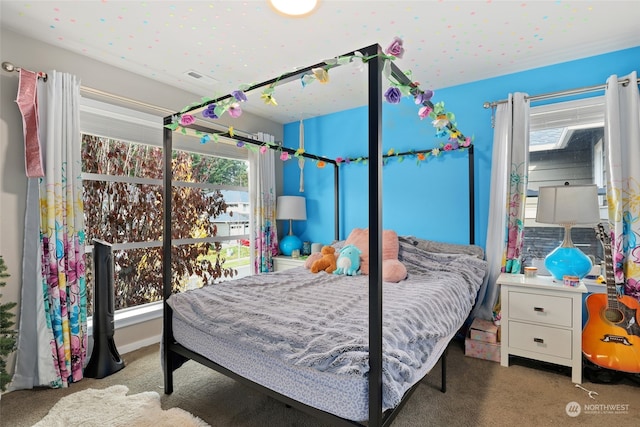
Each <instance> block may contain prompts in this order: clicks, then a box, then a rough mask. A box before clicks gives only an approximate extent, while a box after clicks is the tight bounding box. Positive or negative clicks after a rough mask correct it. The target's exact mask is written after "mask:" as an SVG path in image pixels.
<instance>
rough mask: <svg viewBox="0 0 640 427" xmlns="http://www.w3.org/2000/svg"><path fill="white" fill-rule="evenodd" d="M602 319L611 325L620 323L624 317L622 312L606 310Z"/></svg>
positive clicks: (612, 309) (613, 309) (611, 309)
mask: <svg viewBox="0 0 640 427" xmlns="http://www.w3.org/2000/svg"><path fill="white" fill-rule="evenodd" d="M604 317H605V319H606V320H608V321H609V322H611V323H620V322H622V319H623V318H624V316H623V315H622V312H621V311H620V310H617V309H615V308H607V309H606V310H605V311H604Z"/></svg>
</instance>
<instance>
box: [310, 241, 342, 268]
mask: <svg viewBox="0 0 640 427" xmlns="http://www.w3.org/2000/svg"><path fill="white" fill-rule="evenodd" d="M320 252H321V253H322V258H320V259H319V260H316V261H314V263H313V264H311V272H312V273H317V272H318V271H322V270H324V271H326V272H327V273H333V271H334V270H335V269H336V255H335V252H336V250H335V248H334V247H333V246H323V247H322V250H321V251H320Z"/></svg>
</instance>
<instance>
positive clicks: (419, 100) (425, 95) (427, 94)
mask: <svg viewBox="0 0 640 427" xmlns="http://www.w3.org/2000/svg"><path fill="white" fill-rule="evenodd" d="M432 97H433V91H432V90H425V91H424V92H420V93H419V94H417V95H416V99H415V102H416V105H420V104H423V103H425V102H427V101H431V98H432Z"/></svg>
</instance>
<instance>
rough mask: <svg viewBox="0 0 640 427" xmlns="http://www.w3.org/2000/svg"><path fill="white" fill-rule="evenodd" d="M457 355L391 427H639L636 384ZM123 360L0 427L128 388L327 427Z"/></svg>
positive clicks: (3, 407) (189, 368)
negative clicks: (443, 387)
mask: <svg viewBox="0 0 640 427" xmlns="http://www.w3.org/2000/svg"><path fill="white" fill-rule="evenodd" d="M463 347H464V345H463V343H462V342H459V341H454V342H452V343H451V345H450V347H449V352H448V357H447V372H448V374H447V377H448V379H447V392H446V393H442V392H440V389H439V388H440V372H441V370H440V365H439V364H438V365H436V367H435V368H434V369H433V371H432V373H430V374H429V375H428V376H427V377H426V378H425V379H424V380H423V381H422V382H421V384H420V386H419V387H418V388H417V390H416V392H415V393H414V394H413V396H411V398H410V399H409V400H408V402H407V404H406V405H405V407H404V408H403V410H402V411H401V413H400V414H399V415H398V417H397V418H396V419H395V421H394V422H393V426H394V427H409V426H411V427H418V426H419V427H423V426H491V427H496V426H558V425H563V426H573V425H575V426H578V425H579V426H599V427H600V426H603V425H615V426H617V427H626V426H639V425H640V387H639V386H638V383H637V382H635V381H634V380H630V379H626V378H624V379H623V380H622V381H621V382H619V383H617V384H600V383H592V382H589V381H587V380H585V381H584V382H583V384H582V387H584V389H587V390H591V391H595V392H596V393H597V395H593V397H594V398H591V397H589V394H588V393H587V391H585V390H583V389H581V388H579V387H576V386H575V384H573V383H572V382H571V375H570V371H569V370H568V368H567V369H565V368H561V367H557V366H555V365H547V364H540V363H537V364H536V363H532V362H529V361H526V360H524V359H519V358H512V360H511V362H512V363H511V366H510V367H509V368H505V367H502V366H500V364H499V363H496V362H490V361H486V360H480V359H474V358H471V357H466V356H465V355H464V348H463ZM122 357H123V359H124V361H125V368H124V369H122V370H120V371H118V372H116V373H114V374H112V375H110V376H108V377H106V378H103V379H99V380H97V379H90V378H85V379H83V380H82V381H80V382H78V383H75V384H72V385H71V386H70V387H69V388H66V389H58V390H52V389H44V388H38V389H34V390H20V391H14V392H11V393H5V394H3V395H2V398H1V399H0V425H1V426H7V427H23V426H33V425H34V424H35V423H37V422H38V421H40V420H41V419H42V418H43V417H45V416H46V415H47V413H48V412H49V410H50V409H51V408H52V407H53V406H54V405H55V403H56V402H57V401H58V400H59V399H60V398H62V397H64V396H67V395H69V394H71V393H75V392H77V391H79V390H83V389H87V388H94V389H95V388H98V389H103V388H107V387H110V386H112V385H118V384H121V385H125V386H126V387H128V388H129V393H130V394H135V393H142V392H146V391H155V392H157V393H159V394H160V400H161V405H162V409H164V410H167V409H169V408H181V409H183V410H185V411H188V412H190V413H191V414H193V415H195V416H196V417H199V418H201V419H202V420H203V421H205V422H206V423H208V424H210V425H211V426H214V427H217V426H221V427H226V426H234V427H243V426H246V427H262V426H277V427H280V426H283V427H284V426H290V427H321V426H325V425H326V424H323V423H321V422H319V421H318V420H317V419H315V418H313V417H312V416H310V415H307V414H305V413H303V412H300V411H298V410H296V409H293V408H288V407H287V406H286V405H284V404H282V403H280V402H278V401H276V400H274V399H272V398H269V397H266V396H264V395H262V394H260V393H258V392H255V391H253V390H251V389H249V388H247V387H245V386H243V385H240V384H238V383H237V382H235V381H233V380H231V379H229V378H226V377H224V376H223V375H221V374H218V373H216V372H214V371H212V370H210V369H208V368H206V367H204V366H202V365H200V364H198V363H196V362H193V361H190V362H187V363H186V364H185V365H184V366H182V367H181V368H180V369H178V370H177V371H176V373H175V375H174V392H173V393H172V394H171V395H165V394H164V393H163V376H162V369H161V366H160V353H159V346H158V345H153V346H149V347H145V348H143V349H139V350H136V351H134V352H131V353H128V354H125V355H123V356H122ZM574 402H575V403H574ZM114 410H117V408H114ZM68 427H72V426H68Z"/></svg>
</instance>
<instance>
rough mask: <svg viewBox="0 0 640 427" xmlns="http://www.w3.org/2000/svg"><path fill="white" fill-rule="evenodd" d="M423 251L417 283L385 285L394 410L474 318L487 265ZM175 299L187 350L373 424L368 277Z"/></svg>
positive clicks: (279, 277) (217, 289)
mask: <svg viewBox="0 0 640 427" xmlns="http://www.w3.org/2000/svg"><path fill="white" fill-rule="evenodd" d="M414 252H415V253H413V254H412V255H411V256H409V255H408V254H407V253H405V259H403V260H402V261H403V262H404V263H405V265H406V266H407V269H408V271H409V276H408V278H407V279H406V280H404V281H402V282H400V283H384V285H383V409H384V410H386V409H389V408H393V407H395V406H396V405H397V404H398V403H399V402H400V400H401V399H402V396H403V395H404V393H405V392H406V391H407V390H408V389H409V388H410V387H411V386H413V385H414V384H416V383H417V382H418V381H420V380H421V379H422V378H423V377H424V375H426V374H427V373H428V372H429V370H431V368H432V367H433V366H434V364H435V363H436V362H437V360H438V358H439V357H440V355H441V354H442V352H443V351H444V349H445V348H446V346H447V344H448V342H449V341H450V339H451V338H452V337H453V335H454V334H455V333H456V332H457V330H458V329H459V328H460V326H461V325H462V324H463V322H464V320H465V319H466V318H467V316H468V314H469V312H470V310H471V307H472V306H473V303H474V301H475V296H476V293H477V290H478V288H479V286H480V284H481V282H482V278H483V276H484V269H485V266H486V265H485V263H484V261H482V260H479V259H477V258H475V257H472V256H468V255H453V254H435V253H428V252H423V251H414ZM414 255H416V256H417V258H416V259H415V260H414V259H413V256H414ZM167 302H168V303H169V305H170V306H171V307H172V309H173V334H174V338H175V339H176V341H177V342H178V343H180V344H182V345H183V346H185V347H187V348H189V349H191V350H193V351H195V352H197V353H199V354H201V355H203V356H205V357H207V358H209V359H210V360H212V361H214V362H216V363H218V364H219V365H221V366H224V367H225V368H227V369H229V370H231V371H233V372H235V373H237V374H239V375H241V376H244V377H246V378H248V379H251V380H252V381H255V382H257V383H260V384H262V385H264V386H266V387H268V388H270V389H273V390H274V391H277V392H279V393H281V394H283V395H286V396H288V397H291V398H292V399H295V400H297V401H300V402H302V403H305V404H307V405H310V406H313V407H316V408H318V409H321V410H324V411H327V412H329V413H332V414H335V415H337V416H339V417H342V418H346V419H349V420H354V421H364V420H366V419H367V418H368V415H369V414H368V404H369V400H368V375H367V374H368V369H369V367H368V360H369V355H368V277H367V276H339V275H333V274H327V273H324V272H320V273H316V274H313V273H311V272H310V271H309V270H306V269H305V268H303V267H300V268H296V269H291V270H286V271H282V272H278V273H269V274H263V275H259V276H251V277H245V278H242V279H239V280H237V281H230V282H226V283H223V284H219V285H214V286H209V287H205V288H201V289H197V290H192V291H188V292H184V293H180V294H175V295H172V296H171V297H170V298H169V299H168V301H167Z"/></svg>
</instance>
